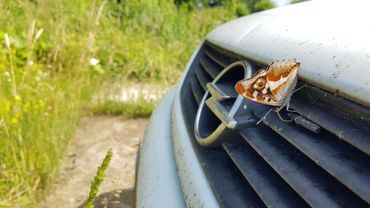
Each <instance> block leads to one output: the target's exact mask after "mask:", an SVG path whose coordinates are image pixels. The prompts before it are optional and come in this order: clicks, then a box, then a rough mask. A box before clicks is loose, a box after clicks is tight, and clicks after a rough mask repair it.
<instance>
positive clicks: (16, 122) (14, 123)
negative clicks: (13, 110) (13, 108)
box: [10, 117, 18, 126]
mask: <svg viewBox="0 0 370 208" xmlns="http://www.w3.org/2000/svg"><path fill="white" fill-rule="evenodd" d="M10 123H11V124H12V125H13V126H15V125H17V124H18V119H17V118H16V117H14V118H12V120H11V122H10Z"/></svg>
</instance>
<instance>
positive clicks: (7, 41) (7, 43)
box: [5, 33, 10, 50]
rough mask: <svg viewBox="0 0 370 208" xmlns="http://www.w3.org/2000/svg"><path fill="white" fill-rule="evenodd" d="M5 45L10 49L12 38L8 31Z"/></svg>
mask: <svg viewBox="0 0 370 208" xmlns="http://www.w3.org/2000/svg"><path fill="white" fill-rule="evenodd" d="M5 45H6V47H7V48H8V50H10V39H9V36H8V33H5Z"/></svg>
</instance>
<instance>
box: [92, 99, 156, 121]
mask: <svg viewBox="0 0 370 208" xmlns="http://www.w3.org/2000/svg"><path fill="white" fill-rule="evenodd" d="M156 103H157V102H156V101H149V100H145V99H139V100H134V101H115V100H104V101H102V102H99V103H97V104H95V105H94V106H93V107H91V108H90V109H89V112H91V114H92V115H110V116H119V115H124V116H125V117H127V118H140V117H148V116H150V115H151V114H152V112H153V110H154V108H155V106H156Z"/></svg>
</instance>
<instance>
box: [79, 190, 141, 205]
mask: <svg viewBox="0 0 370 208" xmlns="http://www.w3.org/2000/svg"><path fill="white" fill-rule="evenodd" d="M85 203H86V201H85V202H84V203H83V204H81V205H80V206H78V208H84V207H85ZM94 207H95V208H133V207H135V189H125V190H114V191H110V192H105V193H102V194H99V195H98V196H97V197H96V200H95V204H94Z"/></svg>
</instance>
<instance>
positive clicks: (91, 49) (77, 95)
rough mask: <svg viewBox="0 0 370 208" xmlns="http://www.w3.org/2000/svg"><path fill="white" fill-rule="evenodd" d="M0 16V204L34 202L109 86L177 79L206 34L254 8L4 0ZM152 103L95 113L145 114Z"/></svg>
mask: <svg viewBox="0 0 370 208" xmlns="http://www.w3.org/2000/svg"><path fill="white" fill-rule="evenodd" d="M119 2H121V3H119ZM0 13H1V14H3V15H1V16H0V22H1V24H0V41H1V43H0V106H1V108H0V207H33V206H37V204H38V201H39V200H41V199H42V197H43V190H44V189H45V187H47V185H48V183H49V181H50V180H52V178H53V176H54V175H55V173H57V171H58V168H59V165H60V162H61V158H62V156H63V152H64V150H65V148H66V146H67V145H68V143H69V141H70V138H72V136H73V134H74V131H75V128H76V125H77V122H78V121H79V119H80V117H81V115H83V114H86V113H89V112H86V111H85V109H86V108H89V106H91V103H92V101H93V95H94V94H96V93H97V92H98V91H99V89H100V88H101V86H102V85H104V84H105V83H117V82H118V80H130V82H135V83H139V84H140V83H146V82H148V81H156V82H159V83H161V84H162V85H164V86H169V85H171V84H174V83H175V82H177V80H178V78H179V76H180V75H181V73H182V70H183V67H184V66H185V64H186V62H187V60H188V58H189V57H190V55H191V53H192V51H193V49H194V48H195V46H196V45H197V44H199V43H200V42H201V41H202V39H203V37H204V35H205V34H206V33H208V32H209V31H210V30H211V29H212V28H214V27H215V26H217V25H219V24H221V23H223V22H225V21H227V20H229V19H232V18H234V17H236V15H237V14H241V13H243V14H245V13H248V10H246V9H245V8H244V9H240V5H239V4H238V3H237V1H235V0H230V1H226V3H225V4H224V5H223V6H220V7H216V8H207V7H205V8H203V9H200V10H198V9H195V8H194V6H192V5H191V4H183V5H182V6H179V7H178V6H176V5H175V4H174V3H173V1H172V0H130V1H113V0H110V1H108V0H80V1H74V0H32V1H31V0H29V1H22V0H0ZM92 59H94V60H97V61H95V62H96V63H93V64H91V63H90V62H91V60H92ZM155 102H156V101H153V102H151V101H143V100H136V101H127V102H124V103H120V102H115V101H111V100H102V101H100V102H98V103H96V105H95V106H92V107H91V108H89V109H91V112H92V113H94V114H111V115H117V114H121V113H122V114H124V115H127V116H134V117H135V116H148V115H149V114H150V112H151V111H152V109H153V108H154V105H155Z"/></svg>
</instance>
